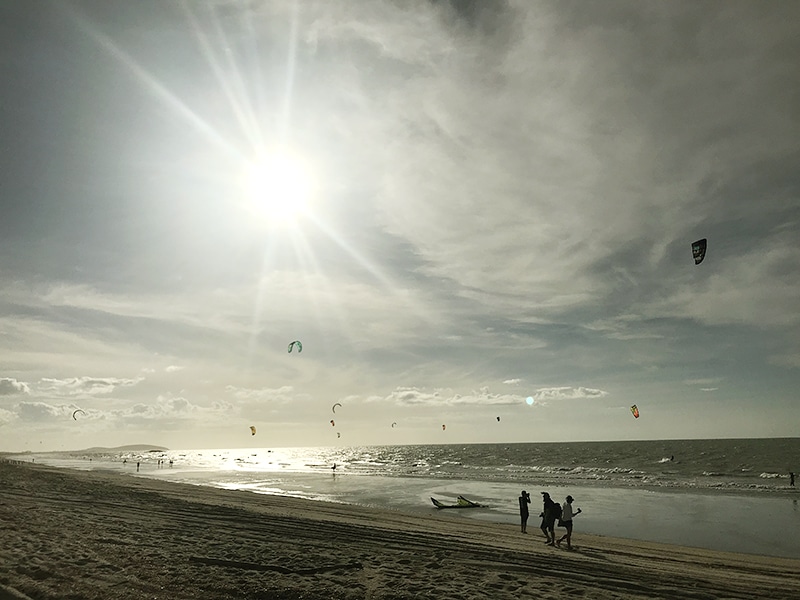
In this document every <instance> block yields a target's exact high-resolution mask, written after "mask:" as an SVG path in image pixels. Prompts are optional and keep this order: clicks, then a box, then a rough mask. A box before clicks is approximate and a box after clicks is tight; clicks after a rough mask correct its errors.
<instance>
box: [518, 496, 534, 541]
mask: <svg viewBox="0 0 800 600" xmlns="http://www.w3.org/2000/svg"><path fill="white" fill-rule="evenodd" d="M517 500H518V501H519V519H520V528H521V531H522V533H528V504H530V503H531V495H530V494H529V493H528V492H526V491H525V490H522V493H521V494H520V496H519V498H517Z"/></svg>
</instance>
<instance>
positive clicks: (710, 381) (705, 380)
mask: <svg viewBox="0 0 800 600" xmlns="http://www.w3.org/2000/svg"><path fill="white" fill-rule="evenodd" d="M720 381H722V378H721V377H702V378H699V379H684V380H683V384H684V385H702V386H711V385H714V384H715V383H719V382H720Z"/></svg>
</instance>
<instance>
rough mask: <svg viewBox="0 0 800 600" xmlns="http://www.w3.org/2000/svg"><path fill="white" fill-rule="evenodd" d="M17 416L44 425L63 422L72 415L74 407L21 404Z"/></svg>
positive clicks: (38, 403) (41, 403) (39, 403)
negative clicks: (45, 423) (43, 423)
mask: <svg viewBox="0 0 800 600" xmlns="http://www.w3.org/2000/svg"><path fill="white" fill-rule="evenodd" d="M15 408H16V410H17V415H18V416H19V418H20V419H21V420H23V421H26V422H31V423H42V422H54V421H61V420H64V419H66V418H67V417H69V416H71V415H72V411H73V410H75V408H74V407H72V406H64V405H53V404H47V403H46V402H20V403H19V404H17V405H16V407H15Z"/></svg>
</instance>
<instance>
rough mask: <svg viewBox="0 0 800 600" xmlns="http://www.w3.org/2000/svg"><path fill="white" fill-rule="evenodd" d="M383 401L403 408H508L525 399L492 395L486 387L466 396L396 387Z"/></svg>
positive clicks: (449, 391) (437, 390)
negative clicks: (463, 406) (467, 406)
mask: <svg viewBox="0 0 800 600" xmlns="http://www.w3.org/2000/svg"><path fill="white" fill-rule="evenodd" d="M383 401H388V402H392V403H395V404H399V405H405V406H462V405H470V406H502V405H506V406H508V405H515V404H522V403H524V402H525V398H524V396H521V395H519V394H496V393H492V392H491V391H490V390H489V388H488V387H482V388H480V389H479V390H473V391H472V392H469V393H466V394H461V393H457V392H455V391H453V390H452V389H447V388H438V389H434V390H432V391H427V390H425V389H420V388H417V387H398V388H397V389H395V390H394V391H393V392H392V393H391V394H389V395H388V396H387V397H386V398H384V399H383Z"/></svg>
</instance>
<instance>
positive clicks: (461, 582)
mask: <svg viewBox="0 0 800 600" xmlns="http://www.w3.org/2000/svg"><path fill="white" fill-rule="evenodd" d="M543 542H544V538H543V537H542V536H541V533H540V532H539V531H538V519H536V518H533V517H532V518H531V520H530V522H529V526H528V534H527V535H523V534H521V533H520V532H519V526H518V525H510V524H498V523H484V522H476V521H473V520H468V519H452V518H444V517H440V516H437V513H434V514H433V515H431V516H422V515H419V514H411V513H405V512H402V511H395V510H378V509H373V508H368V507H356V506H350V505H346V504H337V503H329V502H318V501H309V500H304V499H299V498H288V497H281V496H270V495H262V494H254V493H252V492H246V491H232V490H220V489H214V488H209V487H204V486H194V485H188V484H178V483H173V482H166V481H159V480H154V479H146V478H137V477H131V476H125V475H120V474H118V473H107V472H101V471H73V470H67V469H56V468H52V467H46V466H41V465H32V464H30V463H26V464H23V463H14V462H6V463H0V600H5V599H6V598H15V599H19V598H23V599H24V598H32V599H49V598H72V599H76V600H77V599H84V598H85V599H100V598H119V599H123V598H132V599H133V598H164V599H170V598H174V599H182V598H275V599H295V598H302V599H338V598H341V599H356V598H373V599H401V598H431V599H433V598H437V599H438V598H448V599H471V598H496V599H503V598H552V599H557V598H567V597H585V598H621V599H625V598H675V599H678V598H681V599H684V598H697V599H704V598H772V599H776V598H786V599H789V598H798V597H800V560H795V559H786V558H775V557H762V556H754V555H743V554H734V553H726V552H717V551H710V550H702V549H694V548H686V547H681V546H672V545H666V544H658V543H652V542H641V541H632V540H625V539H619V538H612V537H606V536H590V535H585V534H583V533H582V532H581V530H580V524H579V521H576V528H575V533H574V544H575V549H574V550H573V551H568V550H566V549H564V548H556V547H548V546H546V545H545V544H544V543H543Z"/></svg>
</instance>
